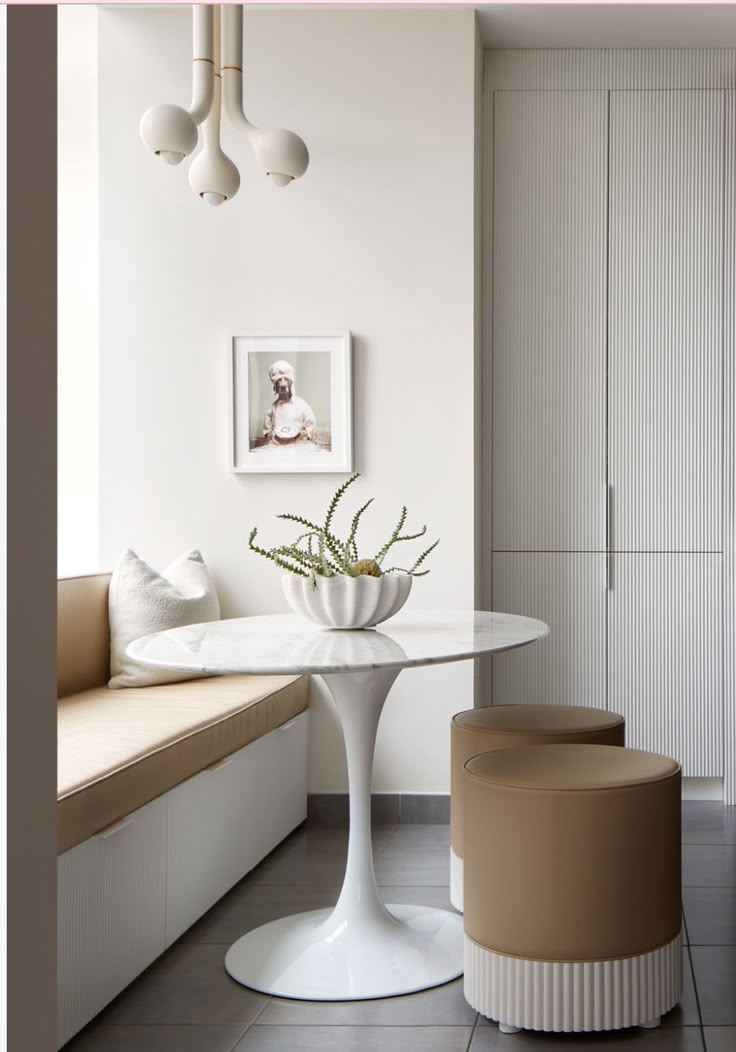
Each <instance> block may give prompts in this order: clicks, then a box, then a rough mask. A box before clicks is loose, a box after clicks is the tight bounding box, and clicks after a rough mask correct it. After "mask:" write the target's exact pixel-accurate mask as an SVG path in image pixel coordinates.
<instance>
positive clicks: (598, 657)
mask: <svg viewBox="0 0 736 1052" xmlns="http://www.w3.org/2000/svg"><path fill="white" fill-rule="evenodd" d="M604 570H605V556H604V555H603V554H599V553H590V552H584V553H581V552H497V553H496V554H494V556H493V606H494V609H495V610H503V611H505V612H506V613H510V614H525V615H526V616H528V617H537V618H539V619H540V620H542V621H545V622H546V623H547V624H548V625H549V627H550V633H549V636H547V637H546V638H545V639H543V640H541V641H540V642H538V643H534V644H533V646H528V647H521V648H520V649H519V650H512V651H509V652H508V653H504V654H498V655H495V656H494V657H493V672H492V681H493V704H494V705H508V704H511V705H515V704H524V703H534V704H555V705H592V706H594V707H595V708H601V709H605V708H606V593H605V590H604Z"/></svg>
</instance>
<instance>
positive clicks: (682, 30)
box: [474, 3, 736, 48]
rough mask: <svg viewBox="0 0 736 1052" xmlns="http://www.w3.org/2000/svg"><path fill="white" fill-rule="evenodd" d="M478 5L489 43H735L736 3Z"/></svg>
mask: <svg viewBox="0 0 736 1052" xmlns="http://www.w3.org/2000/svg"><path fill="white" fill-rule="evenodd" d="M474 6H475V9H476V11H477V12H478V20H479V23H480V32H481V39H482V40H483V43H484V44H485V46H486V47H553V48H554V47H736V3H727V4H526V3H518V4H475V5H474Z"/></svg>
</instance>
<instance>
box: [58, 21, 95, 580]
mask: <svg viewBox="0 0 736 1052" xmlns="http://www.w3.org/2000/svg"><path fill="white" fill-rule="evenodd" d="M58 19H59V22H58V26H59V29H58V32H59V44H58V128H59V138H58V161H57V164H58V187H59V210H58V217H59V218H58V239H59V240H58V260H59V278H58V294H59V298H58V303H59V308H58V309H59V315H58V326H59V338H58V343H59V350H58V362H59V366H58V391H59V394H58V454H57V455H58V479H59V482H58V494H59V496H58V573H59V576H60V577H63V576H71V575H73V574H77V573H94V572H95V571H96V570H98V569H99V564H98V558H99V552H98V532H99V524H98V504H99V491H98V452H99V451H98V428H99V421H98V383H99V373H98V346H97V344H98V297H97V274H98V260H97V252H98V214H99V213H98V200H97V46H96V45H97V7H96V6H95V5H94V4H89V5H82V4H65V5H59V8H58Z"/></svg>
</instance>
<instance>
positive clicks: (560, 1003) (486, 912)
mask: <svg viewBox="0 0 736 1052" xmlns="http://www.w3.org/2000/svg"><path fill="white" fill-rule="evenodd" d="M463 780H464V786H463V787H464V796H465V812H464V820H465V849H466V850H465V917H464V924H465V997H466V999H467V1000H468V1002H469V1003H470V1004H471V1005H472V1007H473V1008H475V1009H476V1010H477V1011H479V1012H481V1013H482V1014H483V1015H485V1016H488V1017H489V1018H491V1019H496V1020H498V1022H499V1024H500V1029H501V1030H502V1031H504V1032H513V1031H514V1030H517V1029H521V1028H524V1029H529V1030H544V1031H580V1030H582V1031H590V1030H616V1029H619V1028H622V1027H628V1026H637V1025H639V1026H656V1025H657V1024H658V1023H659V1018H660V1016H661V1015H662V1014H663V1013H664V1012H667V1011H669V1010H670V1009H671V1008H672V1007H673V1006H674V1005H675V1004H677V1002H678V1000H679V999H680V996H681V993H682V937H681V932H680V925H681V911H682V906H681V893H680V768H679V765H678V764H677V763H676V762H675V761H674V760H671V759H669V757H666V756H659V755H657V754H656V753H648V752H640V751H639V750H637V749H620V748H613V747H611V746H607V745H543V746H537V747H534V748H523V749H507V750H503V751H497V752H492V753H485V754H483V755H482V756H476V757H474V758H473V759H471V760H469V761H468V762H467V763H466V764H465V768H464V772H463Z"/></svg>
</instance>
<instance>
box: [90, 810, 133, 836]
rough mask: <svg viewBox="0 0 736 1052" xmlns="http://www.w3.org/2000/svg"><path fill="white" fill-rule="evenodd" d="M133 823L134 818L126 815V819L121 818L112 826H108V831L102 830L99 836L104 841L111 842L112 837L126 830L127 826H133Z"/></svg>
mask: <svg viewBox="0 0 736 1052" xmlns="http://www.w3.org/2000/svg"><path fill="white" fill-rule="evenodd" d="M132 821H133V816H132V815H126V816H125V818H119V819H118V821H117V822H113V823H112V825H110V826H107V828H106V829H101V830H100V832H99V833H98V834H97V835H98V836H99V837H100V838H101V839H102V840H109V839H110V837H111V836H115V834H116V833H119V832H120V831H121V830H122V829H125V828H126V826H129V825H131V823H132Z"/></svg>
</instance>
